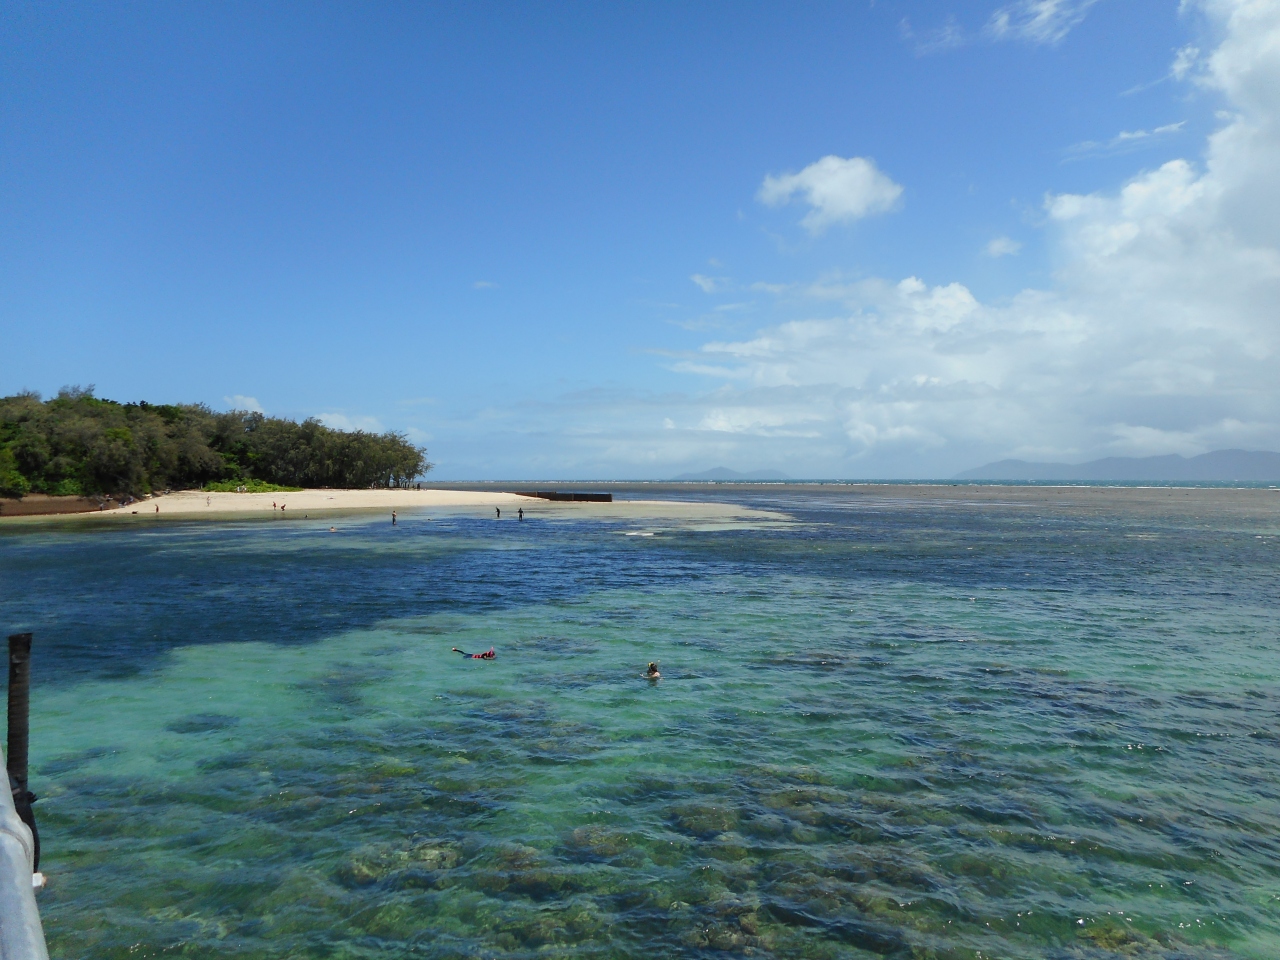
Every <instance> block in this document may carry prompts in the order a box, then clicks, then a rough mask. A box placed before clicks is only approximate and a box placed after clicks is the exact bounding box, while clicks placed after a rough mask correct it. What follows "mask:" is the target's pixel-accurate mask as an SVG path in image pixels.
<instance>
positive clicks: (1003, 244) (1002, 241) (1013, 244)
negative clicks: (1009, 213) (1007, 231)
mask: <svg viewBox="0 0 1280 960" xmlns="http://www.w3.org/2000/svg"><path fill="white" fill-rule="evenodd" d="M1021 249H1022V244H1021V243H1019V242H1018V241H1017V240H1014V239H1012V238H1011V237H995V238H993V239H992V240H991V242H989V243H988V244H987V256H988V257H1011V256H1013V255H1015V254H1016V253H1017V252H1018V251H1019V250H1021Z"/></svg>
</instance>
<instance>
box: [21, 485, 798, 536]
mask: <svg viewBox="0 0 1280 960" xmlns="http://www.w3.org/2000/svg"><path fill="white" fill-rule="evenodd" d="M273 504H275V506H274V507H273V506H272V505H273ZM280 507H283V508H284V510H283V513H282V512H281V510H280V509H279V508H280ZM495 507H497V508H499V509H501V510H502V519H504V520H505V519H508V518H510V519H513V520H514V519H515V518H516V511H517V510H518V509H520V508H523V509H524V513H525V516H526V517H544V518H559V517H563V518H566V519H567V518H569V517H594V518H599V519H602V520H604V519H614V520H629V521H642V522H643V521H655V522H659V523H660V522H661V521H671V522H676V523H679V524H680V525H682V526H684V525H688V524H692V525H695V526H710V527H715V526H719V525H721V524H725V523H735V524H736V523H741V522H743V521H747V522H755V523H761V522H764V523H768V522H779V521H787V520H789V519H790V518H789V517H787V516H786V515H785V514H780V513H775V512H772V511H767V510H753V509H751V508H750V507H742V506H738V505H736V504H731V503H706V502H698V503H688V502H683V501H677V500H617V501H614V502H613V503H566V502H559V501H550V500H540V499H537V498H535V497H529V496H524V495H522V494H518V493H490V492H479V491H470V490H437V489H431V490H301V491H298V492H296V493H205V492H203V491H201V490H182V491H179V492H177V493H170V494H166V495H163V496H157V497H154V498H152V499H150V500H139V501H138V502H137V503H132V504H129V506H127V507H115V508H113V509H110V510H102V511H91V512H89V513H68V514H58V515H50V514H45V515H39V516H29V517H3V516H0V523H21V522H30V521H45V522H48V521H69V522H74V521H77V520H86V519H90V518H97V519H101V518H108V517H118V518H121V519H125V518H128V519H130V520H145V519H151V520H155V519H161V520H163V519H172V518H178V519H183V520H199V519H208V520H233V519H234V520H239V519H247V518H251V517H269V516H276V517H279V516H284V517H285V518H286V519H292V518H301V517H314V516H316V515H317V514H326V513H335V512H348V513H351V512H359V513H369V512H380V513H386V514H387V515H388V516H390V514H391V511H392V510H396V511H398V512H399V513H401V514H402V515H403V516H405V517H406V518H407V517H409V516H411V515H421V514H424V513H425V514H426V515H427V516H430V515H431V514H433V513H440V514H442V515H443V514H453V515H474V516H494V508H495ZM157 508H159V509H158V511H157Z"/></svg>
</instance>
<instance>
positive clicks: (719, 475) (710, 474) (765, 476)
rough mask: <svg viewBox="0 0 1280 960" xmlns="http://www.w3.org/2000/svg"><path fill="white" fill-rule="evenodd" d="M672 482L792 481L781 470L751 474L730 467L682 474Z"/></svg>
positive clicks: (758, 471)
mask: <svg viewBox="0 0 1280 960" xmlns="http://www.w3.org/2000/svg"><path fill="white" fill-rule="evenodd" d="M671 479H672V480H675V481H679V482H681V483H684V482H697V481H702V482H714V481H716V480H746V481H751V480H790V479H791V478H790V477H788V476H787V475H786V474H785V473H783V472H782V471H780V470H754V471H752V472H750V473H739V472H738V471H737V470H730V469H729V468H728V467H712V468H711V469H710V470H703V471H702V472H701V473H682V474H680V476H678V477H672V478H671Z"/></svg>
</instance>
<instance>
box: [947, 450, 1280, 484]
mask: <svg viewBox="0 0 1280 960" xmlns="http://www.w3.org/2000/svg"><path fill="white" fill-rule="evenodd" d="M955 479H956V480H1102V481H1108V480H1120V481H1124V480H1128V481H1142V480H1150V481H1154V482H1171V481H1172V482H1176V481H1179V480H1187V481H1199V482H1208V483H1213V482H1220V483H1229V482H1231V481H1244V482H1254V483H1257V482H1268V481H1273V482H1280V453H1269V452H1267V451H1264V450H1214V451H1213V452H1212V453H1202V454H1200V456H1198V457H1183V456H1180V455H1179V454H1176V453H1174V454H1170V455H1169V456H1166V457H1106V458H1105V459H1103V460H1090V461H1089V462H1088V463H1029V462H1028V461H1026V460H998V461H996V462H995V463H988V464H987V465H986V466H985V467H978V468H977V469H976V470H966V471H965V472H964V473H958V474H956V476H955Z"/></svg>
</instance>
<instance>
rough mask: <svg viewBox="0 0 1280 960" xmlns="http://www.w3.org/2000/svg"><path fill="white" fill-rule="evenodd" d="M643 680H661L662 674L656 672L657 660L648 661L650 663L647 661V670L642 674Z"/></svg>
mask: <svg viewBox="0 0 1280 960" xmlns="http://www.w3.org/2000/svg"><path fill="white" fill-rule="evenodd" d="M644 678H645V679H646V680H661V679H662V674H660V673H659V672H658V661H657V660H650V661H649V668H648V669H647V670H645V672H644Z"/></svg>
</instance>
